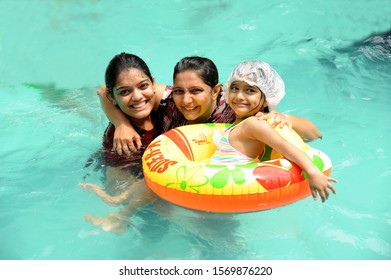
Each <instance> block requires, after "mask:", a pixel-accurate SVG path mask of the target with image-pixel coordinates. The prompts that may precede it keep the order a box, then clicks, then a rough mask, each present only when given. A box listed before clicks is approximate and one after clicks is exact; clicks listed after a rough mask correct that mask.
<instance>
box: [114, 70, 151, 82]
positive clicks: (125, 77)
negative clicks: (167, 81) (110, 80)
mask: <svg viewBox="0 0 391 280" xmlns="http://www.w3.org/2000/svg"><path fill="white" fill-rule="evenodd" d="M145 79H148V80H149V78H148V76H147V75H146V74H145V73H144V72H143V71H141V70H139V69H137V68H127V69H124V70H122V71H121V72H120V73H119V74H118V77H117V81H116V84H117V85H118V84H128V83H130V84H137V83H138V82H140V81H142V80H145Z"/></svg>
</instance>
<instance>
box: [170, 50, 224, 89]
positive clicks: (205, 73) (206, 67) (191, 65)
mask: <svg viewBox="0 0 391 280" xmlns="http://www.w3.org/2000/svg"><path fill="white" fill-rule="evenodd" d="M189 70H190V71H195V72H197V74H198V76H199V77H200V79H201V80H202V81H203V82H204V83H205V84H207V85H208V86H210V87H211V88H214V87H215V86H216V85H217V84H219V73H218V71H217V67H216V65H215V64H214V63H213V61H212V60H210V59H209V58H206V57H200V56H187V57H184V58H182V59H181V60H180V61H179V62H178V63H177V64H176V65H175V67H174V75H173V80H175V77H176V75H177V74H179V73H182V72H185V71H189Z"/></svg>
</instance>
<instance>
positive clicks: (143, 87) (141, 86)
mask: <svg viewBox="0 0 391 280" xmlns="http://www.w3.org/2000/svg"><path fill="white" fill-rule="evenodd" d="M148 87H149V83H142V84H141V85H140V89H142V90H145V89H147V88H148Z"/></svg>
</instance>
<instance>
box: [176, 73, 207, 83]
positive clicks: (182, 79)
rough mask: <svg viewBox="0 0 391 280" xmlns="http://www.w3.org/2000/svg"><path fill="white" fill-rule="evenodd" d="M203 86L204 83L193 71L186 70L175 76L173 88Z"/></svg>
mask: <svg viewBox="0 0 391 280" xmlns="http://www.w3.org/2000/svg"><path fill="white" fill-rule="evenodd" d="M182 85H186V86H191V85H205V86H206V84H205V83H204V81H203V80H202V79H201V77H200V76H199V75H198V73H197V71H195V70H187V71H184V72H181V73H178V74H176V75H175V79H174V86H182Z"/></svg>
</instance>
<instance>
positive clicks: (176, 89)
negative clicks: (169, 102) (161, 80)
mask: <svg viewBox="0 0 391 280" xmlns="http://www.w3.org/2000/svg"><path fill="white" fill-rule="evenodd" d="M172 93H173V94H175V95H181V94H183V90H182V89H180V88H174V89H173V90H172Z"/></svg>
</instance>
